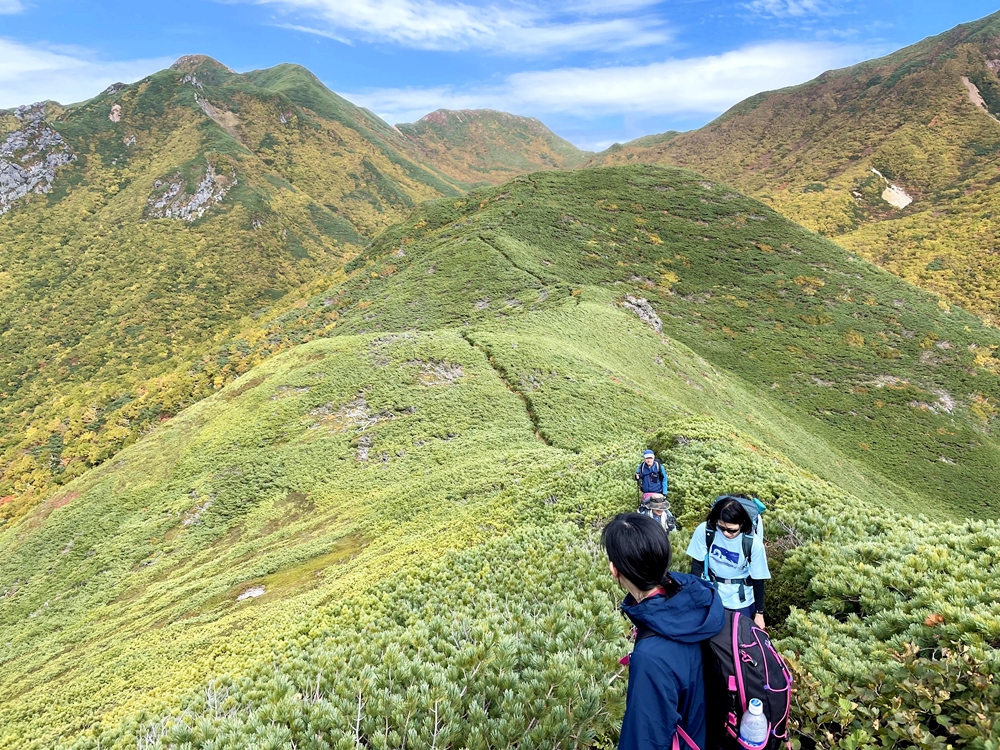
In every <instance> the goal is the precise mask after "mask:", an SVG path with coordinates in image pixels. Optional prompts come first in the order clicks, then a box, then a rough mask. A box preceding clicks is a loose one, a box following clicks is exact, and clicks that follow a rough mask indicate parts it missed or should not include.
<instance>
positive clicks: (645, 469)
mask: <svg viewBox="0 0 1000 750" xmlns="http://www.w3.org/2000/svg"><path fill="white" fill-rule="evenodd" d="M635 481H636V482H637V483H638V485H639V494H640V495H642V499H643V501H645V500H647V499H648V498H649V497H650V496H651V495H664V496H666V494H667V472H665V471H664V470H663V464H661V463H660V462H659V461H657V460H656V455H655V454H654V453H653V451H650V450H647V451H645V452H644V453H643V454H642V463H640V464H639V466H638V468H637V469H636V470H635Z"/></svg>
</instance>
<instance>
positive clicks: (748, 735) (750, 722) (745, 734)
mask: <svg viewBox="0 0 1000 750" xmlns="http://www.w3.org/2000/svg"><path fill="white" fill-rule="evenodd" d="M740 739H741V740H743V741H744V742H745V743H746V744H748V745H750V746H751V747H761V748H762V747H764V746H765V745H767V717H766V716H764V704H763V703H761V702H760V700H759V699H758V698H751V699H750V707H749V708H748V709H747V710H746V712H745V713H744V714H743V718H742V719H740Z"/></svg>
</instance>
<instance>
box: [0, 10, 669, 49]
mask: <svg viewBox="0 0 1000 750" xmlns="http://www.w3.org/2000/svg"><path fill="white" fill-rule="evenodd" d="M2 1H3V0H0V2H2ZM250 1H252V2H254V3H256V4H258V5H267V6H270V7H273V8H275V9H277V10H278V11H280V12H281V13H282V20H281V21H280V22H279V24H278V25H280V26H284V27H286V28H292V29H296V30H298V31H305V32H309V33H314V34H319V35H321V36H326V37H330V38H333V39H337V40H339V41H344V42H351V41H366V42H389V43H392V44H397V45H400V46H403V47H410V48H414V49H425V50H447V51H462V50H483V51H489V52H495V53H505V54H518V55H524V54H551V53H553V52H563V51H579V50H602V51H615V50H623V49H634V48H639V47H648V46H651V45H655V44H663V43H665V42H667V41H669V39H670V34H669V32H668V30H667V28H666V26H665V24H664V22H663V20H662V19H660V18H658V17H656V16H653V15H648V14H640V15H636V13H637V12H640V11H644V10H646V9H647V8H650V7H651V6H652V5H654V4H656V3H655V2H654V1H653V0H622V2H621V3H614V2H599V1H598V0H562V1H560V2H550V3H535V4H531V3H521V2H514V1H512V0H501V2H500V3H499V4H493V5H489V6H485V7H480V6H475V5H470V4H467V3H463V2H447V1H442V0H250Z"/></svg>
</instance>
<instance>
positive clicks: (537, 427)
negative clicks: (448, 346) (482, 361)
mask: <svg viewBox="0 0 1000 750" xmlns="http://www.w3.org/2000/svg"><path fill="white" fill-rule="evenodd" d="M460 335H461V336H462V338H463V339H465V341H466V343H467V344H468V345H469V346H471V347H472V348H474V349H477V350H479V351H480V352H482V354H483V356H484V357H486V361H487V362H489V363H490V367H492V368H493V370H494V371H495V372H496V374H497V377H499V378H500V382H501V383H503V384H504V387H505V388H506V389H507V390H508V391H510V392H511V393H513V394H514V395H515V396H517V397H518V398H519V399H521V403H523V404H524V409H525V411H527V413H528V419H530V420H531V425H532V428H533V430H534V433H535V437H536V438H537V439H538V441H539V442H541V443H545V445H547V446H549V447H551V448H558V447H559V446H557V445H555V444H554V443H553V442H552V438H550V437H549V436H548V435H546V434H545V431H544V430H543V429H542V425H541V422H540V420H539V419H538V413H537V412H536V411H535V407H534V405H533V404H532V403H531V397H530V396H528V394H526V393H525V392H524V391H522V390H521V389H520V388H518V387H517V386H516V385H514V383H513V382H512V381H511V378H510V376H509V375H508V373H507V371H506V370H505V369H504V367H503V365H501V364H500V363H498V362H497V361H496V360H495V359H494V358H493V353H492V352H491V351H490V348H489V346H487V345H486V344H480V343H478V342H476V341H474V340H473V339H472V336H471V335H470V334H469V333H468V332H467V331H462V333H461V334H460Z"/></svg>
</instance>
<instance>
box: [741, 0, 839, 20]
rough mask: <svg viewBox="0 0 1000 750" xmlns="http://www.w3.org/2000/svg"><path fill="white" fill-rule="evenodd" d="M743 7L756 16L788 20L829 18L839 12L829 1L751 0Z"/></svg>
mask: <svg viewBox="0 0 1000 750" xmlns="http://www.w3.org/2000/svg"><path fill="white" fill-rule="evenodd" d="M745 7H746V8H747V9H748V10H750V11H752V12H754V13H756V14H758V15H762V16H772V17H774V18H789V19H805V18H810V17H817V16H831V15H837V14H839V13H840V12H841V9H840V8H839V7H838V6H837V5H836V4H835V3H833V2H830V1H829V0H752V2H749V3H747V4H746V6H745Z"/></svg>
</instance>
